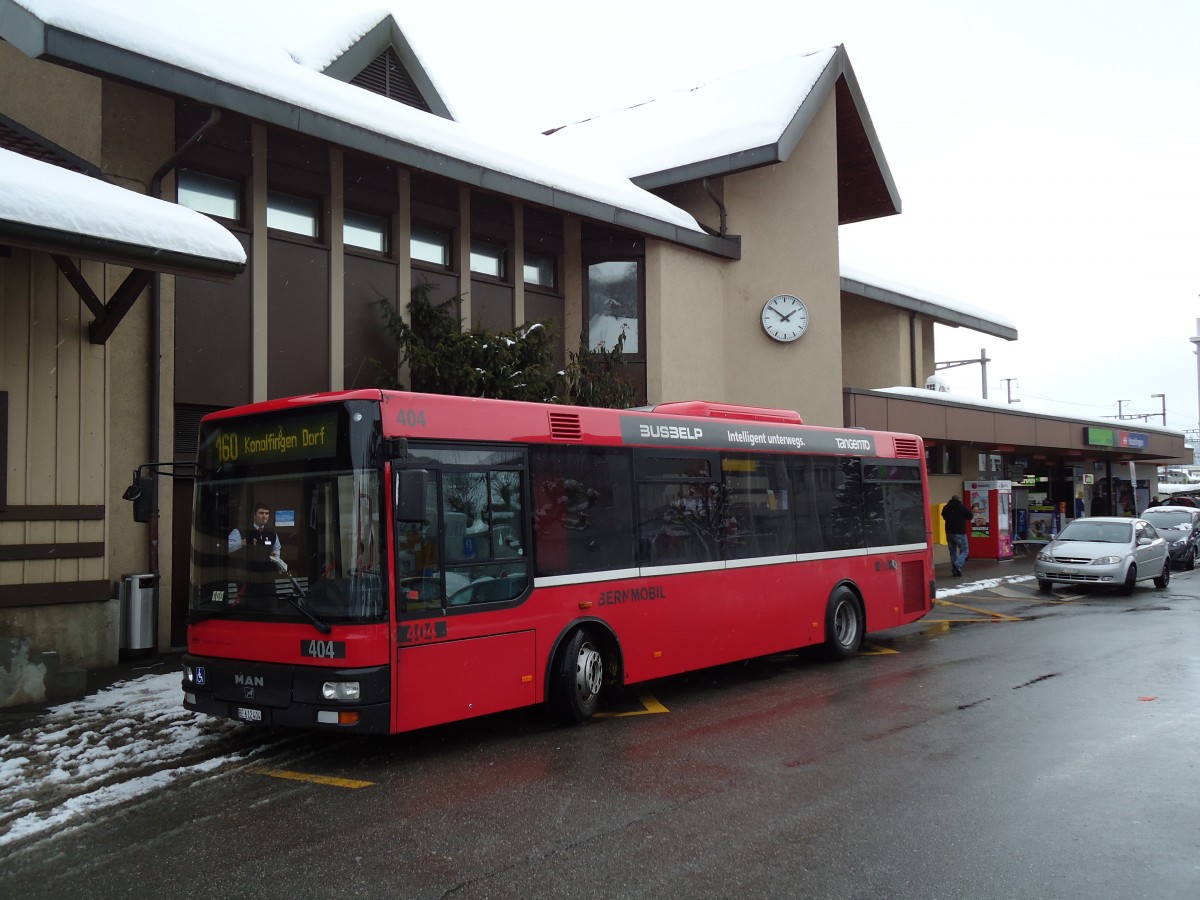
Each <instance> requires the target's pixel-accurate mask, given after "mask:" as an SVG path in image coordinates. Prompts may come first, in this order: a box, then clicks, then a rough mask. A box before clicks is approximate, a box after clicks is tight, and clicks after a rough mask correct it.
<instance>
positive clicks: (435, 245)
mask: <svg viewBox="0 0 1200 900" xmlns="http://www.w3.org/2000/svg"><path fill="white" fill-rule="evenodd" d="M409 247H410V248H411V253H412V258H413V261H414V262H417V261H420V262H427V263H433V264H434V265H435V266H444V267H449V265H450V231H449V230H448V229H445V228H435V227H433V226H432V225H414V226H413V228H412V240H411V241H410V242H409Z"/></svg>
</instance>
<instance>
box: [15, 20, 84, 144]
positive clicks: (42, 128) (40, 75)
mask: <svg viewBox="0 0 1200 900" xmlns="http://www.w3.org/2000/svg"><path fill="white" fill-rule="evenodd" d="M101 93H102V88H101V82H100V79H98V78H95V77H93V76H91V75H84V74H82V73H80V72H74V71H72V70H70V69H65V68H63V67H62V66H58V65H55V64H54V63H48V62H41V61H40V60H34V59H30V58H29V57H27V56H25V55H24V54H23V53H21V51H20V50H18V49H16V48H15V47H13V46H12V45H11V44H8V43H5V42H4V41H0V110H2V111H3V112H4V114H5V115H6V116H8V117H9V118H10V119H13V120H14V121H16V122H19V123H20V124H21V125H23V126H25V127H26V128H28V129H30V130H31V131H35V132H37V133H38V134H40V135H41V136H42V137H44V138H46V139H47V140H49V141H53V142H54V143H56V144H58V145H59V146H60V147H62V148H63V149H65V150H69V151H70V152H71V153H74V154H75V155H76V156H81V157H83V158H84V159H86V160H88V161H89V162H93V163H95V162H98V161H99V158H100V115H99V112H100V105H101ZM48 98H53V102H47V101H48Z"/></svg>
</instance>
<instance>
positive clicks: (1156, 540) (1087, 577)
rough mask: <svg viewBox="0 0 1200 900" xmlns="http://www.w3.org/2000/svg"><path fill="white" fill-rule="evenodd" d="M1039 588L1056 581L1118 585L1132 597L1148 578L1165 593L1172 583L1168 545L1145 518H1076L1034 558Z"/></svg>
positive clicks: (1044, 587) (1046, 588)
mask: <svg viewBox="0 0 1200 900" xmlns="http://www.w3.org/2000/svg"><path fill="white" fill-rule="evenodd" d="M1033 574H1034V576H1035V577H1036V578H1037V583H1038V589H1039V590H1043V591H1048V590H1050V588H1052V587H1053V586H1054V583H1055V582H1058V581H1067V582H1071V583H1072V584H1096V585H1101V586H1117V587H1120V588H1121V590H1122V592H1123V593H1126V594H1131V593H1133V586H1134V585H1135V584H1137V582H1139V581H1145V580H1146V579H1147V578H1153V579H1154V586H1155V587H1157V588H1165V587H1166V586H1167V584H1168V583H1169V582H1170V580H1171V557H1170V555H1169V553H1168V550H1167V542H1166V541H1165V540H1164V539H1163V538H1162V537H1161V536H1160V535H1159V533H1158V532H1157V531H1156V530H1155V529H1154V526H1153V525H1151V524H1150V523H1149V522H1147V521H1146V520H1145V519H1127V518H1118V517H1115V516H1114V517H1107V516H1092V517H1090V518H1087V519H1076V520H1075V521H1074V522H1072V523H1071V524H1069V525H1068V526H1067V527H1066V528H1064V529H1063V530H1062V532H1061V533H1060V534H1059V535H1058V536H1057V537H1056V538H1055V539H1054V540H1052V541H1051V542H1050V543H1049V544H1047V545H1046V548H1045V549H1044V550H1042V552H1041V553H1039V554H1038V555H1037V561H1036V562H1035V563H1034V564H1033Z"/></svg>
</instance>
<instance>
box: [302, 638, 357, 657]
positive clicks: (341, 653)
mask: <svg viewBox="0 0 1200 900" xmlns="http://www.w3.org/2000/svg"><path fill="white" fill-rule="evenodd" d="M300 655H301V656H308V657H311V658H313V659H345V658H346V642H345V641H304V640H302V641H300Z"/></svg>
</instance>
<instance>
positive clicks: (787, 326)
mask: <svg viewBox="0 0 1200 900" xmlns="http://www.w3.org/2000/svg"><path fill="white" fill-rule="evenodd" d="M762 327H763V331H765V332H766V333H767V334H769V335H770V336H771V337H773V338H775V340H777V341H794V340H796V338H798V337H800V335H802V334H804V332H805V330H806V329H807V328H808V307H807V306H805V305H804V301H803V300H801V299H800V298H799V297H793V296H792V295H791V294H779V295H778V296H776V297H772V298H771V299H770V300H768V301H767V303H766V306H764V307H763V310H762Z"/></svg>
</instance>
